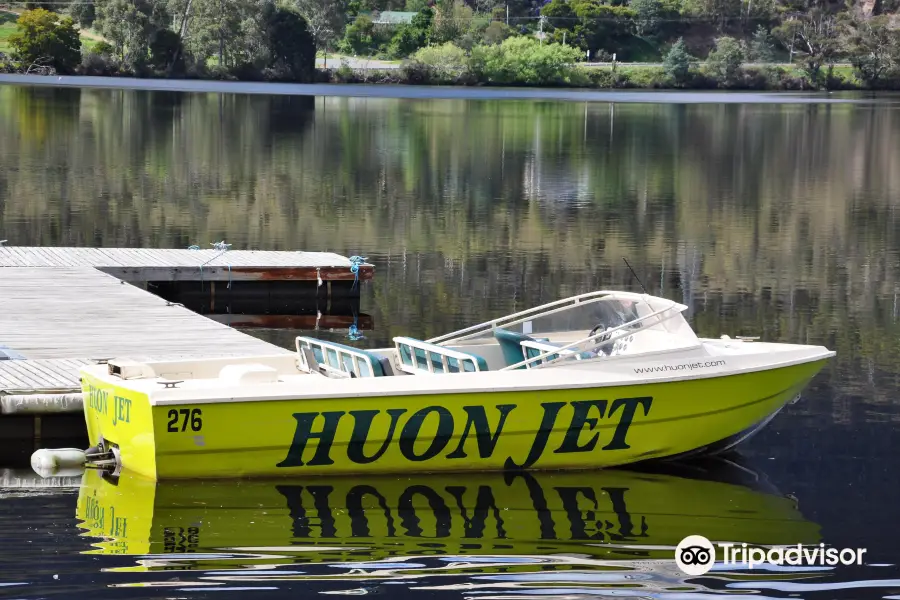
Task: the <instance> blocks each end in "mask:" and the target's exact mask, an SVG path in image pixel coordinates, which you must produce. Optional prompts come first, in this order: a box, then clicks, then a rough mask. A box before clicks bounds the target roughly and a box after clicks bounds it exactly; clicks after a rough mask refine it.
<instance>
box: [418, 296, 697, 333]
mask: <svg viewBox="0 0 900 600" xmlns="http://www.w3.org/2000/svg"><path fill="white" fill-rule="evenodd" d="M686 308H687V307H686V306H684V305H681V304H678V303H677V302H673V301H671V300H667V299H665V298H658V297H655V296H649V295H645V294H633V293H628V292H594V293H590V294H583V295H581V296H575V297H573V298H568V299H566V300H561V301H558V302H553V303H550V304H545V305H543V306H540V307H536V308H534V309H531V310H527V311H522V312H520V313H516V314H513V315H509V316H507V317H502V318H500V319H495V320H494V321H489V322H487V323H482V324H480V325H476V326H473V327H470V328H467V329H464V330H461V331H457V332H454V333H452V334H447V335H445V336H442V337H441V338H435V339H433V340H429V341H431V342H433V343H440V344H444V345H446V344H448V343H456V342H463V341H467V340H471V342H472V343H478V342H483V341H485V340H487V339H488V338H493V337H494V330H495V329H505V330H507V331H510V332H514V333H520V334H525V335H528V336H530V337H532V338H545V339H550V340H553V341H554V342H576V341H579V340H583V339H585V338H587V337H588V336H589V334H596V333H599V332H603V331H610V330H616V332H617V333H616V337H619V336H620V335H631V334H632V333H638V332H641V333H644V332H651V331H652V332H657V333H656V335H652V337H654V338H656V337H659V336H660V334H666V335H665V337H666V338H667V339H668V340H667V343H666V344H665V345H666V346H672V345H674V346H687V345H693V344H696V343H697V342H698V340H697V337H696V335H695V334H694V331H693V330H692V329H691V327H690V325H689V324H688V323H687V321H686V320H685V319H684V316H683V315H682V311H683V310H685V309H686ZM599 341H602V340H599ZM588 345H591V344H588Z"/></svg>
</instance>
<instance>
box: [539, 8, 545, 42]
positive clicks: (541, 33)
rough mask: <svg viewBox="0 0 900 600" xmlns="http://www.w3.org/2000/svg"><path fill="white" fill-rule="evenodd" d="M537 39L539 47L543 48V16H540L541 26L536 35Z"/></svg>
mask: <svg viewBox="0 0 900 600" xmlns="http://www.w3.org/2000/svg"><path fill="white" fill-rule="evenodd" d="M538 37H539V39H540V40H541V43H540V45H541V46H543V45H544V15H541V26H540V33H539V34H538Z"/></svg>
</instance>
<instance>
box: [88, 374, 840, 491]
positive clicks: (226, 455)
mask: <svg viewBox="0 0 900 600" xmlns="http://www.w3.org/2000/svg"><path fill="white" fill-rule="evenodd" d="M824 363H825V359H822V360H816V361H811V362H807V363H803V364H795V365H791V366H785V367H781V368H774V369H770V370H763V371H755V372H745V373H740V374H733V375H725V376H717V377H707V378H694V379H687V380H682V381H668V382H644V383H635V384H633V385H620V386H606V387H601V386H598V387H593V388H591V387H588V388H577V389H546V390H537V391H532V390H529V391H518V392H510V391H502V392H501V391H497V392H477V393H432V394H419V395H402V396H379V397H365V398H353V397H348V398H340V399H321V400H315V399H306V400H276V401H268V400H258V401H252V402H246V401H244V402H215V403H202V404H177V405H175V404H162V405H152V406H151V405H150V403H149V402H148V400H147V398H146V397H142V396H141V395H140V394H137V393H135V392H133V391H129V390H127V389H125V388H117V387H112V386H110V385H109V384H108V383H105V382H103V381H101V380H99V379H93V378H91V377H89V376H86V377H84V378H83V380H84V386H85V394H86V398H87V401H86V402H85V416H86V420H87V423H88V432H89V437H90V441H91V444H92V445H93V444H97V443H99V442H100V441H101V438H102V440H103V441H104V442H106V443H107V444H112V445H113V446H115V447H117V448H118V452H119V454H120V457H121V463H122V466H123V467H124V468H125V469H127V470H130V471H133V472H136V473H140V474H142V475H145V476H147V477H151V478H155V479H178V478H210V477H211V478H230V477H247V476H269V477H271V476H276V477H281V476H306V475H329V474H356V473H359V474H377V473H412V472H442V471H498V470H501V471H516V470H522V469H527V470H541V469H547V470H557V469H589V468H597V467H611V466H617V465H624V464H629V463H634V462H639V461H645V460H649V459H657V458H664V457H670V456H676V455H681V454H685V453H688V452H691V451H694V450H698V449H702V448H704V447H708V446H711V445H713V444H715V443H716V442H720V441H722V440H728V439H734V436H739V434H741V432H745V431H747V430H748V429H753V428H754V426H757V425H758V424H760V423H762V422H764V421H766V419H767V418H768V417H770V416H771V415H773V414H774V413H776V412H777V411H779V410H780V409H781V408H782V407H783V406H784V405H785V404H786V403H788V402H789V401H790V400H791V399H793V398H794V397H795V396H796V395H797V394H798V393H799V392H800V390H801V389H802V388H803V387H805V386H806V385H807V384H808V383H809V381H810V379H811V378H812V377H813V376H814V375H815V374H816V373H817V372H818V371H819V370H820V369H821V368H822V366H823V365H824ZM471 377H477V375H472V376H471ZM560 377H562V378H564V377H565V371H564V370H560Z"/></svg>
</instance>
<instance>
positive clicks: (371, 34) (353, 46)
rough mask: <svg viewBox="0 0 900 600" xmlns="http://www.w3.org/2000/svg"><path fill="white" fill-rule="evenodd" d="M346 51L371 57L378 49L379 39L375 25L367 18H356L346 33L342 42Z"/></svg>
mask: <svg viewBox="0 0 900 600" xmlns="http://www.w3.org/2000/svg"><path fill="white" fill-rule="evenodd" d="M341 45H342V46H343V48H344V51H346V52H350V53H351V54H355V55H369V54H371V53H373V52H374V51H375V48H377V47H378V38H377V35H376V34H375V24H374V23H372V19H370V18H369V17H366V16H364V15H363V16H359V17H356V20H355V21H353V23H351V24H350V25H348V26H347V30H346V32H345V33H344V39H343V41H342V42H341Z"/></svg>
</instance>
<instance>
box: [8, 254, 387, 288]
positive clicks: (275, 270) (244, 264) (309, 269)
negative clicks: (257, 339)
mask: <svg viewBox="0 0 900 600" xmlns="http://www.w3.org/2000/svg"><path fill="white" fill-rule="evenodd" d="M351 265H352V263H351V262H350V259H349V258H347V257H346V256H341V255H340V254H335V253H333V252H300V251H275V250H227V251H221V250H215V249H204V250H185V249H165V248H163V249H157V248H64V247H58V248H45V247H37V246H0V268H3V267H89V268H95V269H99V270H101V271H103V272H104V273H107V274H109V275H113V276H115V277H116V278H118V279H121V280H123V281H129V282H146V281H156V282H159V281H317V279H318V278H319V277H321V278H322V280H323V281H355V280H356V278H357V274H358V275H359V279H360V280H363V281H366V280H370V279H372V277H373V275H374V267H373V266H372V265H371V264H368V263H363V264H361V265H359V272H358V273H357V274H354V273H353V272H352V271H351V270H350V267H351Z"/></svg>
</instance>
